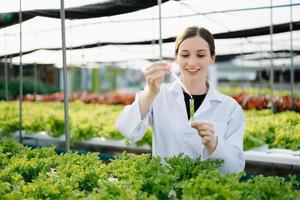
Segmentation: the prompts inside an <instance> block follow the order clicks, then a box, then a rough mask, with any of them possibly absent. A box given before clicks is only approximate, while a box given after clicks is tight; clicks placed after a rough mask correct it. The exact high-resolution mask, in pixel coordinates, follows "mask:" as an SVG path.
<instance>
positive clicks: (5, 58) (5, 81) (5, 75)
mask: <svg viewBox="0 0 300 200" xmlns="http://www.w3.org/2000/svg"><path fill="white" fill-rule="evenodd" d="M6 37H7V36H6V33H5V32H4V37H3V39H4V51H5V52H4V53H5V56H4V92H5V94H4V95H5V100H6V101H8V72H7V67H8V66H7V60H8V59H7V55H6V53H7V52H6V39H7V38H6Z"/></svg>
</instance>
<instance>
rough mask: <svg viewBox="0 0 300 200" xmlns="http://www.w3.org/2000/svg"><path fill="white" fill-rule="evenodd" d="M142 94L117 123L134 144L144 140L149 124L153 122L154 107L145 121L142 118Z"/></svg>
mask: <svg viewBox="0 0 300 200" xmlns="http://www.w3.org/2000/svg"><path fill="white" fill-rule="evenodd" d="M142 93H143V91H141V92H138V93H137V94H136V96H135V100H134V102H133V103H132V104H131V105H128V106H126V107H125V108H124V110H123V112H122V113H121V114H120V115H119V117H118V118H117V120H116V123H115V127H116V128H117V129H118V130H119V131H120V132H121V134H122V135H123V136H124V137H126V138H128V139H129V140H131V141H133V142H137V141H139V140H140V139H142V138H143V136H144V134H145V132H146V129H147V127H148V124H149V122H150V121H152V120H151V118H152V114H151V113H152V106H151V108H150V110H149V112H148V113H147V115H146V116H145V117H144V119H142V117H141V111H140V106H139V99H140V95H141V94H142Z"/></svg>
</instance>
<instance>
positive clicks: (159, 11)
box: [157, 0, 163, 60]
mask: <svg viewBox="0 0 300 200" xmlns="http://www.w3.org/2000/svg"><path fill="white" fill-rule="evenodd" d="M157 4H158V16H159V19H158V21H159V60H162V59H163V57H162V28H161V0H157Z"/></svg>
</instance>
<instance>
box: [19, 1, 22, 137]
mask: <svg viewBox="0 0 300 200" xmlns="http://www.w3.org/2000/svg"><path fill="white" fill-rule="evenodd" d="M19 3H20V11H19V25H20V55H19V57H20V70H19V76H20V93H19V141H20V142H21V143H22V142H23V136H22V100H23V64H22V0H19Z"/></svg>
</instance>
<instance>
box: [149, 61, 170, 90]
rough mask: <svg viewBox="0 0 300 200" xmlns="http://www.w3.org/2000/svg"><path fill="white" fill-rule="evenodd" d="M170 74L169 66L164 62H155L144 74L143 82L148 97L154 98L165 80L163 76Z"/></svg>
mask: <svg viewBox="0 0 300 200" xmlns="http://www.w3.org/2000/svg"><path fill="white" fill-rule="evenodd" d="M169 73H171V65H170V64H168V63H166V62H162V61H160V62H155V63H153V64H152V65H151V66H150V67H148V68H146V70H145V72H144V76H145V80H146V82H147V85H148V93H149V95H153V96H156V95H157V94H158V92H159V90H160V86H161V84H162V83H163V82H164V80H165V75H166V74H169Z"/></svg>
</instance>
